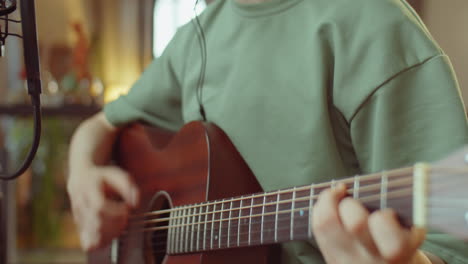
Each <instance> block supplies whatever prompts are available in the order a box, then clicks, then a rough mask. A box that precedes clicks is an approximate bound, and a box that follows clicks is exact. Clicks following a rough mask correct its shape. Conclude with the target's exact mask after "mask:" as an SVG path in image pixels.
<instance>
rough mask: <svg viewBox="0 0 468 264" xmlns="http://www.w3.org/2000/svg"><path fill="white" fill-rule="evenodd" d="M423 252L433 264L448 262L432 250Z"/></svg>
mask: <svg viewBox="0 0 468 264" xmlns="http://www.w3.org/2000/svg"><path fill="white" fill-rule="evenodd" d="M420 252H421V253H422V254H424V256H425V257H426V258H428V259H429V261H431V263H432V264H446V262H445V261H444V260H442V259H441V258H440V257H438V256H436V255H434V254H432V253H431V252H427V251H420Z"/></svg>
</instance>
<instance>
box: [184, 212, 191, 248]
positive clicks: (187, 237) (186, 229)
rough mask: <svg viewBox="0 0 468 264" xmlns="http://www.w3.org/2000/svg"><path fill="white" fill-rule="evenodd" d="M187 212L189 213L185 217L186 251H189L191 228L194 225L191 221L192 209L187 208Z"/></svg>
mask: <svg viewBox="0 0 468 264" xmlns="http://www.w3.org/2000/svg"><path fill="white" fill-rule="evenodd" d="M185 212H186V213H187V215H186V217H184V218H185V251H184V252H189V236H190V229H191V227H192V225H191V223H190V215H191V214H190V212H191V209H190V208H187V209H186V211H185Z"/></svg>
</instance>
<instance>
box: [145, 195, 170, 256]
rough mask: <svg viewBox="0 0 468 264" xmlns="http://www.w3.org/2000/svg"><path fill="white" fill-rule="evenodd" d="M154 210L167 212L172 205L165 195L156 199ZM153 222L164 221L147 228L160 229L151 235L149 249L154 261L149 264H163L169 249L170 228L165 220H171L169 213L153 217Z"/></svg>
mask: <svg viewBox="0 0 468 264" xmlns="http://www.w3.org/2000/svg"><path fill="white" fill-rule="evenodd" d="M152 207H153V210H158V211H160V210H161V211H162V210H167V209H170V204H169V201H168V199H167V197H166V196H165V195H159V196H157V197H156V199H155V200H154V203H153V206H152ZM151 219H152V220H163V221H161V222H159V221H158V222H156V223H151V224H148V225H147V228H151V229H154V228H160V229H158V230H154V231H152V232H151V233H149V236H148V239H147V243H149V244H150V245H149V248H151V253H150V255H151V256H152V259H153V261H152V262H148V263H155V264H160V263H163V260H164V257H165V256H166V248H167V234H168V231H167V227H168V226H169V221H168V220H164V219H169V213H163V214H158V215H155V216H153V217H151Z"/></svg>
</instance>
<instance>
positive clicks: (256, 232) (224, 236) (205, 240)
mask: <svg viewBox="0 0 468 264" xmlns="http://www.w3.org/2000/svg"><path fill="white" fill-rule="evenodd" d="M307 226H308V224H300V225H296V226H295V227H296V228H303V229H304V228H306V227H307ZM214 230H217V231H219V229H214ZM277 231H279V232H284V233H286V232H287V234H288V235H287V237H288V238H289V237H290V235H289V231H290V229H289V228H288V227H280V228H278V229H277ZM189 233H191V232H189ZM261 233H262V232H261V231H259V230H254V231H251V232H250V233H249V231H245V230H244V231H243V232H239V235H237V232H236V235H232V234H231V236H232V237H235V239H233V240H232V241H231V240H230V241H229V242H230V243H229V245H228V244H227V237H228V235H227V234H226V233H222V235H221V236H220V237H219V236H218V239H221V241H225V242H224V243H222V242H221V248H223V246H228V247H229V246H231V247H233V246H235V247H237V237H244V236H248V235H249V234H250V237H251V238H252V237H254V239H251V241H250V242H251V244H253V243H261V242H262V240H261V239H258V238H257V237H259V236H260V234H261ZM185 236H187V235H186V234H179V237H180V238H183V239H184V238H185ZM164 239H165V240H164ZM264 240H265V239H264ZM286 240H288V239H286ZM193 241H194V242H195V243H196V242H197V240H193ZM214 241H215V240H213V245H216V247H214V246H213V247H212V246H211V237H205V238H202V237H200V239H198V244H199V245H200V243H201V244H202V245H203V244H205V248H207V247H210V248H211V249H218V248H220V247H219V244H220V242H219V240H216V242H214ZM242 241H243V242H240V243H239V246H247V245H248V242H246V241H245V239H244V240H242ZM265 241H266V240H265ZM268 241H270V242H274V240H272V239H269V240H268ZM278 241H279V242H281V241H283V240H281V239H280V240H278ZM119 242H120V243H121V244H120V246H125V245H126V244H128V243H131V242H133V241H131V239H127V240H120V239H119ZM185 242H186V241H185V240H184V241H179V243H185ZM267 243H268V242H267ZM148 244H150V245H151V246H153V247H160V246H161V245H167V244H168V240H167V236H162V240H159V241H151V243H147V246H148ZM207 244H210V245H207ZM234 244H235V245H234ZM148 248H150V247H148ZM197 251H200V249H199V250H197Z"/></svg>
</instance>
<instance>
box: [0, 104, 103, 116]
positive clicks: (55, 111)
mask: <svg viewBox="0 0 468 264" xmlns="http://www.w3.org/2000/svg"><path fill="white" fill-rule="evenodd" d="M41 109H42V117H58V116H60V117H78V118H85V117H89V116H92V115H93V114H95V113H97V112H99V111H100V110H101V106H98V105H79V104H71V105H63V106H57V107H49V106H43V107H41ZM32 110H33V107H32V105H27V104H18V105H0V115H9V116H31V115H32Z"/></svg>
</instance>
